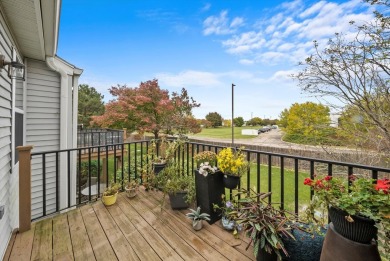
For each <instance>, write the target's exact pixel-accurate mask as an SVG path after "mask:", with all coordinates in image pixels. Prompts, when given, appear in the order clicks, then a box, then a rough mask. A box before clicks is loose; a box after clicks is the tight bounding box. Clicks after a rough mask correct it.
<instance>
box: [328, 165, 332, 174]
mask: <svg viewBox="0 0 390 261" xmlns="http://www.w3.org/2000/svg"><path fill="white" fill-rule="evenodd" d="M328 176H333V165H332V163H328Z"/></svg>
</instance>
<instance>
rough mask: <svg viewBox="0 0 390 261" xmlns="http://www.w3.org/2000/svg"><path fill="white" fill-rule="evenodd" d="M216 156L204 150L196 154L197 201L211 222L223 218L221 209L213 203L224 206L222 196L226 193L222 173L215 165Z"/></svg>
mask: <svg viewBox="0 0 390 261" xmlns="http://www.w3.org/2000/svg"><path fill="white" fill-rule="evenodd" d="M216 158H217V155H216V154H215V153H214V152H212V151H202V152H200V153H198V154H196V155H195V156H194V160H195V161H196V163H197V165H198V169H196V170H195V188H196V202H197V205H198V206H200V207H202V209H203V211H204V212H205V213H207V214H209V215H210V220H208V222H209V224H213V223H214V222H216V221H217V220H219V219H220V218H221V210H220V209H216V208H213V204H216V205H219V206H222V197H221V196H222V195H223V194H224V193H225V188H224V185H223V176H222V173H221V172H220V171H219V169H218V168H217V167H216V166H215V165H216Z"/></svg>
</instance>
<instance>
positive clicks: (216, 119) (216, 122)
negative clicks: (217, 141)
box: [206, 112, 223, 128]
mask: <svg viewBox="0 0 390 261" xmlns="http://www.w3.org/2000/svg"><path fill="white" fill-rule="evenodd" d="M206 120H208V121H209V122H211V126H212V127H214V128H216V127H218V126H222V120H223V119H222V116H221V114H219V113H218V112H209V113H208V114H207V115H206Z"/></svg>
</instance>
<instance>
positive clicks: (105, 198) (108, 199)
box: [102, 193, 118, 206]
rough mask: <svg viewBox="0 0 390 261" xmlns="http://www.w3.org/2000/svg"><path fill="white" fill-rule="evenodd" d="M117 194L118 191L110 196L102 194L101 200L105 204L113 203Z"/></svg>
mask: <svg viewBox="0 0 390 261" xmlns="http://www.w3.org/2000/svg"><path fill="white" fill-rule="evenodd" d="M117 196H118V193H116V194H115V195H111V196H103V197H102V202H103V204H104V205H106V206H111V205H114V204H115V202H116V198H117Z"/></svg>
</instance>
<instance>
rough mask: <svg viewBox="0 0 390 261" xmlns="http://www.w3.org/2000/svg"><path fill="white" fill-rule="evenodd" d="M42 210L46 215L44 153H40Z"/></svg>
mask: <svg viewBox="0 0 390 261" xmlns="http://www.w3.org/2000/svg"><path fill="white" fill-rule="evenodd" d="M42 200H43V201H42V205H43V206H42V212H43V216H46V154H45V153H44V154H42Z"/></svg>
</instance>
